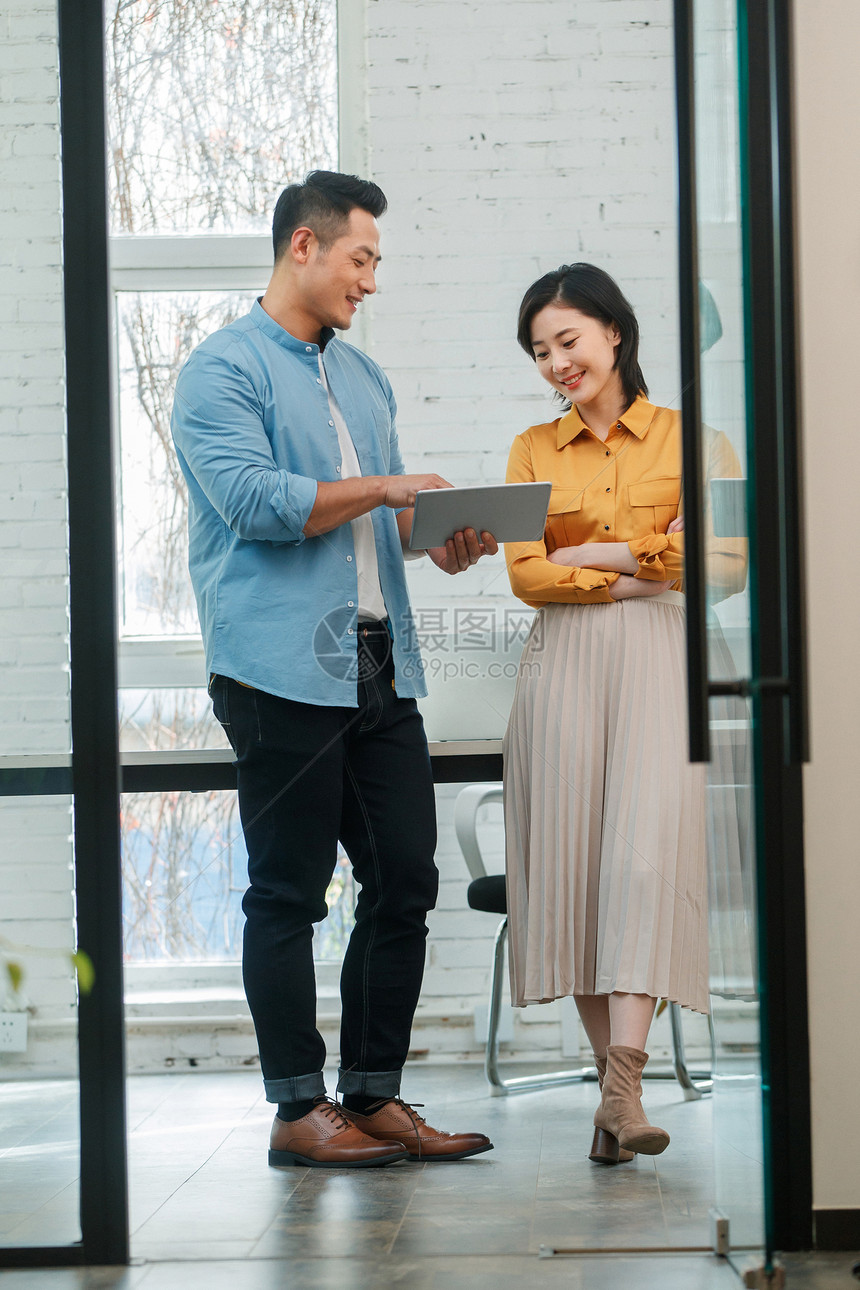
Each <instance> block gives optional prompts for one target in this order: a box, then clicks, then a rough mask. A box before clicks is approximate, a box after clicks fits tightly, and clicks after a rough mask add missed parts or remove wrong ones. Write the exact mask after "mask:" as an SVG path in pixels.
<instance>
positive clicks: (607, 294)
mask: <svg viewBox="0 0 860 1290" xmlns="http://www.w3.org/2000/svg"><path fill="white" fill-rule="evenodd" d="M547 305H569V306H570V307H571V308H572V309H578V310H579V311H580V313H583V314H587V315H588V317H589V318H596V319H597V320H598V321H599V322H602V323H603V324H604V325H605V326H607V327H609V326H610V325H611V324H612V323H614V324H615V326H616V327H617V328H618V330H619V331H620V332H621V340H620V341H619V344H618V349H617V350H616V353H615V366H616V368H617V369H618V375H619V376H620V377H621V388H622V390H623V391H624V398H625V400H626V403H625V406H626V407H629V406H630V404H631V403H633V402H634V401H635V400H636V398H637V396H638V395H640V394H644V395H645V397H646V398H647V397H648V386H647V385H646V384H645V377H644V376H643V375H642V368H641V367H640V366H639V324H638V323H637V321H636V315H635V314H634V312H633V309H632V307H631V305H630V302H629V301H628V300H626V299H625V298H624V296H623V295H622V293H621V289H620V287H619V286H618V283H617V282H616V281H615V280H614V278H610V276H609V274H608V273H604V271H603V269H598V268H597V266H596V265H594V264H562V265H561V266H560V267H559V268H557V269H556V270H555V271H554V272H553V273H545V274H544V275H543V277H542V278H538V280H537V282H533V283H532V285H531V286H530V287H529V289H528V291H527V292H526V294H525V295H524V296H523V302H522V304H521V305H520V316H519V319H518V321H517V340H518V341H519V343H520V344H521V345H522V347H523V349H524V350H525V351H526V353H527V354H528V356H529V358H531V359H532V360H533V361H534V356H535V352H534V349H533V347H532V322H533V321H534V317H535V314H538V313H540V311H541V309H545V308H546V306H547ZM567 406H568V407H569V406H570V404H569V403H568V404H567Z"/></svg>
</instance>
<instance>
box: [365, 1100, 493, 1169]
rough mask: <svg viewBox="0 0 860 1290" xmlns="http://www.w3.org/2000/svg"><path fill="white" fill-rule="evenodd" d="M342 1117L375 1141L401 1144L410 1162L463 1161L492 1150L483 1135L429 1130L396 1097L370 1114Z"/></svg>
mask: <svg viewBox="0 0 860 1290" xmlns="http://www.w3.org/2000/svg"><path fill="white" fill-rule="evenodd" d="M416 1105H418V1106H420V1105H421V1104H420V1102H419V1103H416ZM345 1114H346V1115H348V1116H349V1118H350V1119H351V1120H352V1122H353V1124H354V1125H355V1126H356V1128H358V1129H360V1130H361V1132H362V1133H366V1134H367V1135H368V1137H371V1138H375V1139H376V1140H377V1142H397V1143H398V1144H399V1143H401V1142H402V1143H403V1144H404V1146H405V1147H406V1151H407V1153H408V1155H409V1159H410V1160H426V1161H431V1160H463V1159H464V1158H465V1157H466V1156H477V1155H478V1154H479V1153H480V1152H481V1151H492V1149H493V1144H492V1142H491V1141H490V1139H489V1138H488V1137H486V1136H485V1135H484V1134H483V1133H443V1132H442V1130H441V1129H431V1127H430V1125H429V1124H428V1123H427V1121H426V1120H425V1119H424V1118H423V1116H420V1115H419V1114H418V1112H417V1111H416V1110H415V1107H414V1106H410V1105H409V1103H408V1102H404V1101H402V1100H401V1099H400V1098H399V1097H392V1098H388V1099H387V1100H383V1101H381V1102H380V1103H379V1109H378V1110H374V1111H373V1112H372V1113H371V1114H370V1115H359V1114H358V1113H357V1112H355V1111H347V1112H345Z"/></svg>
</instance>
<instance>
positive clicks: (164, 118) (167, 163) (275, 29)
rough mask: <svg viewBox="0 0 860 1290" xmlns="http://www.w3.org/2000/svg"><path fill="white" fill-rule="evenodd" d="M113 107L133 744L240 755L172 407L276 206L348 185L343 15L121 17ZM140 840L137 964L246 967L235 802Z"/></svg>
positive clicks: (131, 942) (194, 805) (196, 8)
mask: <svg viewBox="0 0 860 1290" xmlns="http://www.w3.org/2000/svg"><path fill="white" fill-rule="evenodd" d="M107 95H108V127H109V183H110V231H111V272H112V286H113V291H114V302H115V310H114V318H115V329H116V370H117V385H118V389H117V408H118V414H119V415H118V423H119V444H118V454H117V457H118V462H119V480H118V497H119V533H118V547H119V552H120V578H121V585H120V588H119V602H120V643H119V644H120V718H121V743H122V747H123V748H124V749H135V750H138V751H143V750H152V751H158V750H168V749H173V750H179V749H193V748H198V749H199V748H217V747H226V740H225V738H224V735H223V732H222V731H221V729H220V727H219V726H218V724H217V722H216V721H215V720H214V718H213V716H212V714H211V709H210V705H209V702H208V698H207V695H206V691H205V680H206V678H205V676H204V660H203V650H202V643H201V641H200V636H199V629H198V624H197V614H196V610H195V606H194V599H193V595H192V591H191V585H190V581H189V579H188V572H187V536H186V526H187V493H186V488H185V483H184V480H183V478H182V474H181V471H180V470H179V466H178V462H177V460H176V456H175V453H174V450H173V444H172V441H171V437H170V410H171V406H172V399H173V387H174V384H175V380H176V376H177V374H178V372H179V370H180V368H181V367H182V364H183V363H184V362H185V360H186V358H187V357H188V355H189V354H190V352H191V350H192V349H193V348H194V347H195V345H197V344H198V343H199V341H200V340H202V339H203V337H204V336H206V335H209V334H210V333H211V332H213V331H215V330H217V329H218V328H219V327H222V326H224V325H225V324H227V323H228V322H230V321H231V320H233V319H234V318H236V317H239V316H240V315H241V314H243V313H245V312H247V310H248V308H249V306H250V304H251V302H252V300H253V299H254V297H255V295H257V294H259V293H260V291H261V290H262V289H263V287H264V286H265V283H266V281H267V279H268V276H269V272H270V269H271V256H272V252H271V238H270V233H269V228H270V223H271V213H272V209H273V206H274V202H275V199H276V197H277V194H278V193H279V192H280V191H281V189H282V188H283V187H284V186H285V185H286V184H288V183H291V182H292V181H294V180H296V179H299V178H301V177H302V176H303V175H304V174H305V173H306V172H307V171H308V170H311V169H313V168H315V167H321V168H324V169H335V168H336V166H337V145H338V139H337V48H336V0H111V2H110V3H109V4H108V6H107ZM123 820H124V864H125V879H126V932H127V944H126V952H127V955H128V956H129V957H131V958H151V957H153V956H154V957H159V956H160V957H168V958H173V957H176V958H185V957H192V958H193V957H206V956H207V955H208V956H212V957H228V958H235V957H238V950H237V940H236V936H237V930H236V929H237V925H238V920H239V918H240V915H239V899H240V895H241V886H242V885H243V884H244V877H243V873H244V860H245V855H244V844H243V842H242V838H241V830H240V828H239V823H238V818H237V813H236V808H235V795H234V794H226V793H225V794H217V793H216V794H204V795H200V796H196V795H193V794H182V793H167V794H155V795H152V796H147V797H144V796H130V795H127V796H126V798H125V800H124V816H123ZM335 894H339V895H340V897H341V903H342V905H343V908H342V909H340V908H338V910H337V911H336V913H335V916H334V918H333V919H332V934H333V935H334V941H335V942H336V941H337V940H338V939H339V937H338V936H337V935H336V934H334V930H333V929H334V928H335V925H336V924H338V923H339V922H340V923H342V922H343V920H344V919H345V918H346V919H348V918H351V910H352V903H351V882H347V881H345V880H344V878H343V876H342V875H341V876H340V877H336V882H335V885H334V887H333V892H332V899H333V900H334V895H335ZM335 903H336V902H335ZM329 940H331V937H329ZM324 945H325V938H323V947H324ZM335 949H336V945H334V944H333V945H332V952H334V950H335Z"/></svg>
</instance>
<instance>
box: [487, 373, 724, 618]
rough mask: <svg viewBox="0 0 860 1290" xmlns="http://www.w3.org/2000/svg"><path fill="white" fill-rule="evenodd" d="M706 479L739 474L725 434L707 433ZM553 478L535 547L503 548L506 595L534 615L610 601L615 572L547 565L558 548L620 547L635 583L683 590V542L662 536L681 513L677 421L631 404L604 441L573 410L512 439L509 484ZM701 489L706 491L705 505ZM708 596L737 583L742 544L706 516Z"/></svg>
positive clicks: (664, 411) (720, 595) (641, 402)
mask: <svg viewBox="0 0 860 1290" xmlns="http://www.w3.org/2000/svg"><path fill="white" fill-rule="evenodd" d="M707 447H708V475H709V477H711V478H734V477H737V476H739V475H740V473H741V472H740V468H739V465H738V460H737V457H736V456H735V453H734V450H733V449H732V446H731V444H730V443H729V441H728V439H726V437H725V435H723V434H719V433H715V432H714V431H709V432H707ZM542 479H548V480H551V481H552V486H553V488H552V496H551V498H550V504H549V514H548V516H547V522H546V529H545V532H544V537H543V540H542V541H538V542H509V543H507V544H506V546H505V558H506V560H507V565H508V573H509V575H510V579H511V587H512V588H513V591H514V594H515V595H516V596H519V598H520V599H521V600H524V601H525V602H526V604H528V605H533V606H534V607H535V608H536V609H538V608H540V607H541V605H545V604H548V603H552V602H559V601H561V602H565V603H570V602H572V601H574V602H580V603H584V604H588V603H593V602H595V601H611V600H612V597H611V596H610V594H609V587H610V586H611V584H612V583H613V582H615V580H616V579H617V578H618V574H617V573H604V572H601V571H600V570H599V569H578V568H574V567H571V566H568V565H561V564H553V563H551V561H550V560H548V559H547V556H548V555H549V554H551V553H552V552H553V551H555V550H557V548H558V547H562V546H578V545H579V544H580V543H582V542H626V543H627V544H628V546H629V547H630V550H631V552H632V553H633V555H634V556H635V557H636V559H637V560H638V561H639V569H638V571H637V573H636V577H637V578H648V579H653V580H655V581H658V582H662V581H666V580H671V582H672V586H673V588H675V589H676V590H681V589H682V576H683V564H684V535H683V534H682V533H676V534H672V535H671V536H667V534H666V529H667V528H668V527H669V524H670V523H671V521H672V520H673V519H675V517H676V516H677V515H678V513H679V510H680V509H681V417H680V413H678V412H673V411H671V410H670V409H668V408H657V407H655V406H654V405H653V404H652V403H649V402H648V400H647V399H645V398H641V397H640V398H638V399H637V400H636V402H635V403H633V404H631V406H630V407H629V408H628V409H627V411H626V412H625V413H624V414H623V416H622V417H621V419H620V420H619V421H618V422H617V423H616V425H615V426H614V427H613V428H612V430H611V431H610V433H609V436H608V438H607V440H606V442H605V443H603V442H601V440H600V439H598V438H597V436H596V435H594V434H592V432H591V431H590V430H589V428H588V427H587V426H586V425H585V423H584V422H583V420H582V418H581V417H580V415H579V413H578V412H577V410H576V408H575V407H573V408H571V409H570V411H569V412H567V413H566V414H565V415H564V416H563V417H560V418H559V419H558V420H556V421H551V422H549V423H547V424H545V425H539V426H532V427H531V429H529V430H526V432H525V433H524V434H521V435H518V436H517V438H516V439H515V440H514V443H513V446H512V448H511V453H510V457H509V459H508V473H507V480H508V483H524V482H528V481H531V480H542ZM708 492H709V490H708V489H706V490H705V493H706V499H707V496H708ZM706 534H707V546H706V559H707V573H708V586H709V592H710V598H711V599H712V600H713V601H718V600H723V599H725V598H726V597H727V596H730V595H733V594H734V593H735V592H737V591H740V590H741V589H742V587H743V585H744V581H745V579H746V543H745V542H744V541H743V539H741V538H719V539H717V538H715V537H714V534H713V526H712V524H711V519H710V514H708V515H707V516H706Z"/></svg>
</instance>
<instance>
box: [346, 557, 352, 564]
mask: <svg viewBox="0 0 860 1290" xmlns="http://www.w3.org/2000/svg"><path fill="white" fill-rule="evenodd" d="M346 562H347V564H352V556H351V555H348V556H347V557H346Z"/></svg>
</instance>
